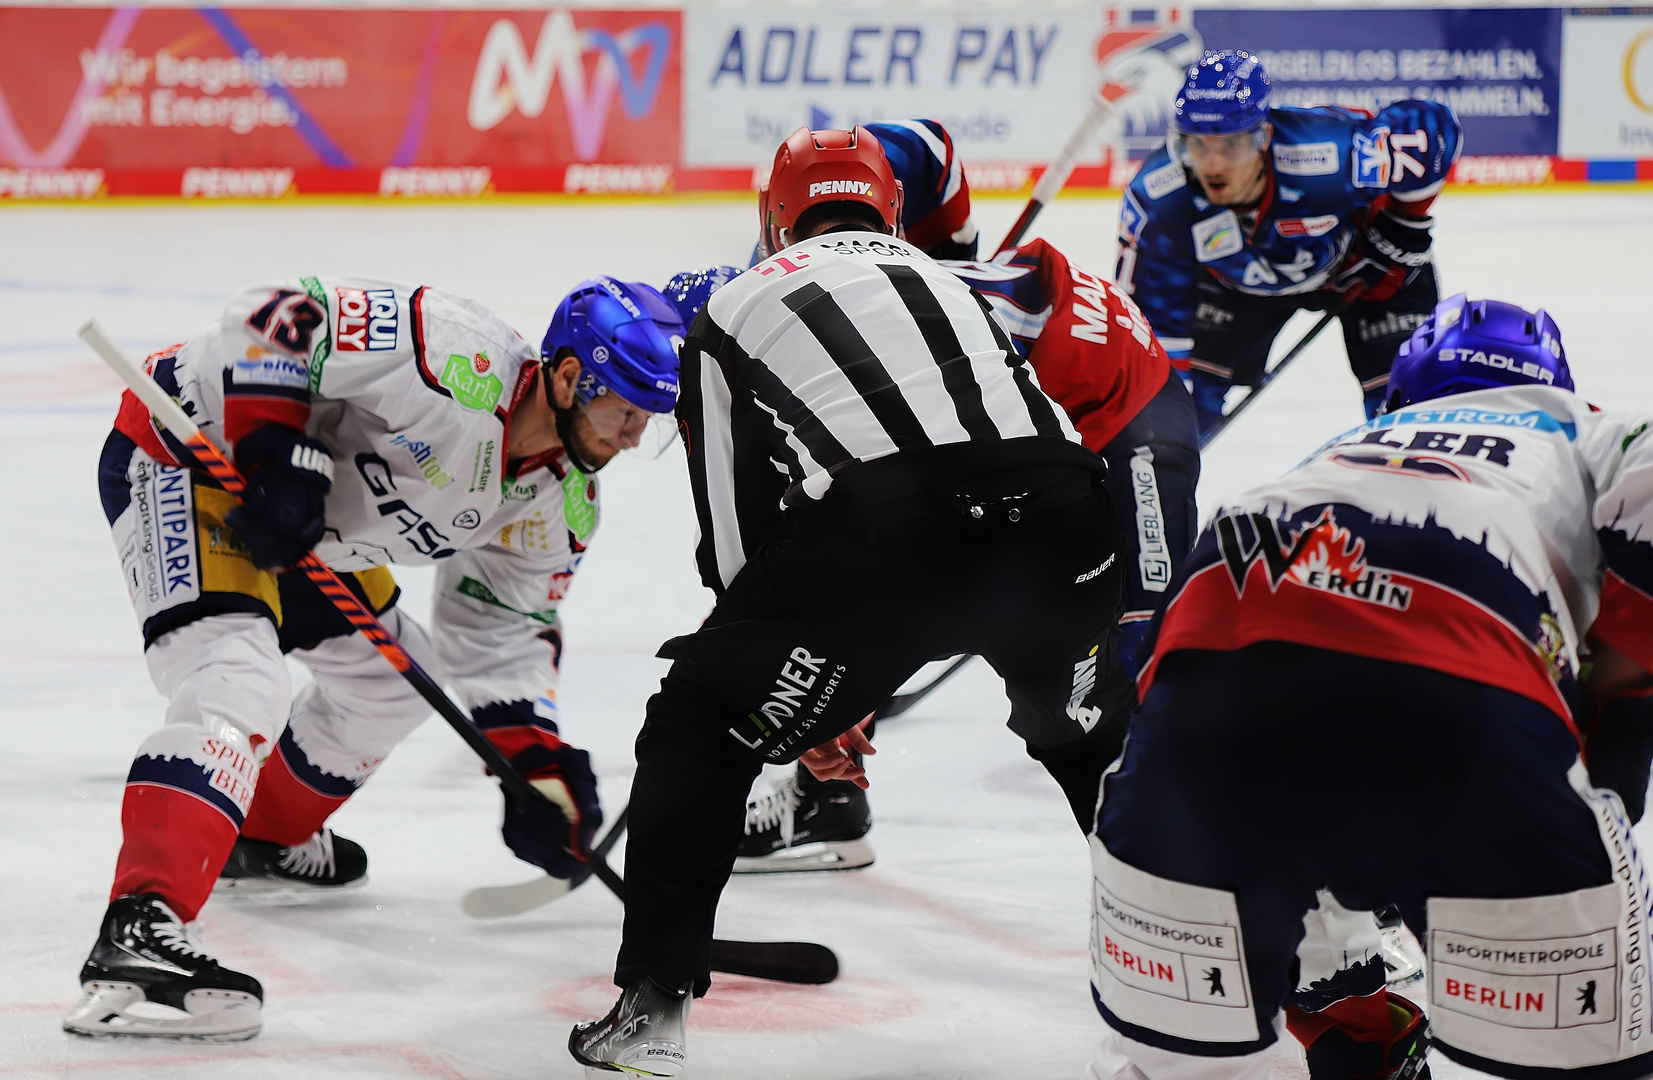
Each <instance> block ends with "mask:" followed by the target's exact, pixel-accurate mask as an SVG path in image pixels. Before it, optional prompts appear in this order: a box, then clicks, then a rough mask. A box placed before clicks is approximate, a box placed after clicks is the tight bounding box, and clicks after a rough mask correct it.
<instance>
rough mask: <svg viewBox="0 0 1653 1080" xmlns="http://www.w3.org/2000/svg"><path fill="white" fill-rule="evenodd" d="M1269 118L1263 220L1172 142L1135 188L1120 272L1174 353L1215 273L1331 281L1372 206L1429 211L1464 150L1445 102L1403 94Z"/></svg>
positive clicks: (1249, 289) (1290, 284) (1315, 285)
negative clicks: (1222, 195)
mask: <svg viewBox="0 0 1653 1080" xmlns="http://www.w3.org/2000/svg"><path fill="white" fill-rule="evenodd" d="M1269 120H1270V122H1271V123H1272V124H1273V125H1274V136H1273V141H1272V143H1271V145H1270V148H1269V157H1268V182H1267V184H1266V186H1265V190H1264V195H1263V199H1262V202H1261V204H1260V205H1259V206H1258V208H1257V210H1256V213H1255V216H1254V217H1253V216H1252V215H1250V214H1247V215H1246V216H1245V217H1242V216H1241V215H1240V214H1239V213H1238V212H1236V210H1235V209H1234V208H1232V207H1226V206H1213V205H1212V204H1211V203H1210V202H1209V201H1207V200H1206V199H1205V198H1204V197H1203V195H1202V194H1201V191H1200V187H1199V184H1198V182H1197V181H1196V180H1195V179H1194V178H1193V177H1192V176H1191V175H1189V174H1188V173H1187V172H1185V171H1184V169H1183V166H1182V163H1181V162H1179V161H1177V160H1175V159H1174V158H1173V157H1172V156H1171V154H1170V152H1169V150H1168V149H1167V148H1166V147H1160V148H1159V149H1158V150H1156V151H1154V152H1153V153H1152V154H1150V155H1149V157H1148V160H1147V161H1145V162H1144V163H1143V165H1142V169H1141V171H1140V172H1138V173H1137V175H1136V178H1135V179H1133V180H1132V181H1131V183H1130V186H1129V187H1127V188H1126V189H1125V197H1124V201H1123V203H1122V204H1121V206H1120V211H1119V241H1120V248H1119V265H1118V267H1117V269H1116V272H1115V274H1114V277H1115V280H1117V281H1119V282H1121V283H1123V284H1124V285H1125V286H1126V289H1127V291H1129V292H1130V293H1131V295H1132V297H1133V298H1134V299H1135V300H1136V303H1137V306H1138V307H1140V308H1141V309H1142V311H1143V313H1144V314H1145V315H1147V316H1148V321H1149V322H1150V323H1152V324H1153V327H1154V332H1155V333H1156V334H1158V335H1159V339H1160V342H1161V343H1162V344H1163V345H1164V346H1165V348H1166V349H1167V351H1169V352H1170V354H1171V355H1172V356H1173V357H1185V356H1187V355H1188V351H1189V349H1190V348H1191V347H1192V344H1193V327H1194V311H1195V309H1196V307H1197V305H1198V300H1197V298H1196V295H1195V293H1196V286H1197V285H1198V283H1199V281H1200V280H1201V278H1202V276H1203V275H1204V274H1206V273H1209V274H1212V275H1214V276H1215V277H1216V278H1217V279H1218V280H1219V281H1221V282H1222V283H1223V284H1224V285H1227V286H1229V287H1231V288H1234V289H1237V290H1239V291H1241V292H1246V293H1252V294H1255V295H1258V296H1284V295H1289V294H1297V293H1307V292H1313V291H1315V290H1317V289H1322V288H1325V287H1326V286H1327V284H1328V283H1329V282H1330V281H1331V280H1332V278H1333V276H1334V275H1335V274H1336V273H1337V271H1338V269H1339V268H1340V267H1341V266H1342V265H1343V263H1344V262H1345V260H1346V259H1348V258H1349V256H1350V253H1351V251H1352V250H1353V248H1354V246H1355V238H1356V236H1357V235H1358V230H1359V229H1360V227H1361V226H1362V224H1363V223H1364V220H1365V216H1366V214H1367V212H1368V209H1369V208H1371V207H1373V206H1381V205H1383V204H1384V202H1388V201H1392V202H1395V203H1400V204H1410V205H1411V206H1412V207H1413V208H1414V211H1415V212H1421V210H1422V208H1423V207H1426V206H1427V205H1428V202H1429V200H1431V199H1433V198H1434V197H1435V195H1436V194H1437V193H1438V192H1439V191H1440V189H1441V186H1442V185H1443V184H1444V183H1445V182H1446V176H1447V173H1448V172H1449V171H1451V168H1452V163H1453V162H1454V161H1456V160H1457V158H1458V152H1459V150H1460V149H1461V148H1462V136H1461V133H1460V131H1459V127H1458V119H1457V117H1455V116H1454V115H1453V114H1452V110H1451V109H1450V108H1449V107H1448V106H1446V105H1442V104H1440V103H1438V102H1434V101H1397V102H1395V103H1394V104H1393V105H1390V106H1389V107H1388V108H1386V109H1384V110H1383V111H1382V112H1380V113H1378V114H1377V116H1375V117H1372V116H1367V115H1365V114H1364V113H1362V112H1359V111H1356V110H1352V109H1344V108H1340V107H1338V106H1333V105H1327V106H1319V107H1315V108H1308V109H1303V108H1290V107H1288V108H1276V109H1270V110H1269Z"/></svg>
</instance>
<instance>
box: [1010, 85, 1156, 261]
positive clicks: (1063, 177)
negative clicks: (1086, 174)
mask: <svg viewBox="0 0 1653 1080" xmlns="http://www.w3.org/2000/svg"><path fill="white" fill-rule="evenodd" d="M1130 91H1131V88H1130V87H1128V86H1122V85H1121V84H1119V83H1112V82H1111V83H1106V84H1104V85H1103V87H1102V89H1100V90H1098V91H1097V92H1096V93H1094V94H1092V95H1091V99H1090V101H1089V102H1088V103H1087V104H1086V106H1085V114H1084V115H1083V116H1081V117H1080V118H1079V125H1078V126H1077V127H1075V128H1074V129H1073V134H1071V135H1069V136H1068V141H1067V142H1066V143H1064V144H1063V145H1062V149H1061V152H1060V153H1058V154H1057V155H1056V157H1055V158H1053V159H1052V160H1051V162H1050V164H1049V165H1047V166H1045V171H1044V175H1042V176H1040V177H1039V182H1038V183H1037V184H1034V185H1033V197H1032V198H1030V199H1028V200H1027V205H1026V206H1024V207H1023V208H1022V213H1021V216H1020V217H1018V218H1017V219H1016V223H1015V224H1014V225H1012V226H1010V231H1009V232H1008V233H1006V234H1005V237H1004V239H1003V240H1002V241H1000V242H999V246H998V250H996V251H994V252H993V254H994V256H998V255H1000V254H1002V253H1003V252H1006V251H1009V250H1010V249H1011V248H1013V247H1015V246H1016V245H1017V244H1019V243H1021V241H1022V237H1023V236H1024V235H1025V234H1026V233H1027V230H1028V228H1029V227H1030V226H1031V225H1032V224H1033V219H1034V218H1036V217H1038V216H1039V211H1041V210H1043V209H1044V208H1045V207H1046V206H1048V205H1050V203H1051V202H1052V201H1053V200H1055V198H1056V195H1057V193H1058V192H1059V191H1061V190H1062V188H1063V187H1064V186H1065V185H1066V184H1067V182H1068V177H1070V176H1072V175H1073V169H1074V166H1076V165H1078V164H1079V158H1080V156H1081V155H1083V154H1084V153H1085V151H1087V150H1089V149H1090V148H1091V147H1092V146H1093V145H1095V143H1096V139H1097V136H1098V135H1099V134H1100V133H1101V131H1102V128H1103V126H1104V125H1105V124H1107V122H1108V121H1109V120H1112V119H1113V118H1114V116H1116V115H1117V112H1116V110H1115V109H1114V106H1113V103H1114V102H1115V101H1118V100H1119V99H1120V98H1122V97H1124V96H1125V95H1126V94H1128V93H1130Z"/></svg>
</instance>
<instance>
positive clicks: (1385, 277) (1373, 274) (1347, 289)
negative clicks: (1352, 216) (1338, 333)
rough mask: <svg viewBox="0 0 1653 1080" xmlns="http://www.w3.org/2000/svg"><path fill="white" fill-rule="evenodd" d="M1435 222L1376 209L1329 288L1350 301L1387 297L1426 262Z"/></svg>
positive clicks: (1384, 298) (1413, 275)
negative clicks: (1348, 260)
mask: <svg viewBox="0 0 1653 1080" xmlns="http://www.w3.org/2000/svg"><path fill="white" fill-rule="evenodd" d="M1434 224H1435V219H1434V218H1427V217H1425V218H1410V217H1401V216H1400V215H1398V214H1395V213H1393V212H1391V211H1389V210H1379V211H1378V212H1377V213H1375V214H1373V215H1372V216H1371V217H1370V218H1369V219H1368V220H1367V222H1366V228H1365V231H1364V232H1363V233H1362V234H1361V236H1360V239H1359V240H1358V241H1356V243H1355V250H1354V254H1353V256H1352V257H1351V261H1350V262H1348V263H1347V264H1345V265H1344V267H1343V270H1342V271H1341V272H1340V273H1339V274H1338V275H1337V279H1336V280H1335V281H1333V282H1332V288H1334V289H1336V290H1337V291H1338V292H1340V293H1342V294H1343V298H1344V299H1345V300H1347V301H1350V302H1353V301H1354V300H1357V299H1358V300H1363V301H1372V300H1388V299H1389V298H1391V297H1392V296H1394V295H1395V294H1396V293H1398V292H1400V290H1401V289H1402V288H1403V287H1405V285H1406V283H1407V282H1409V281H1411V280H1412V279H1413V278H1414V277H1416V276H1417V274H1418V271H1419V270H1421V269H1423V267H1424V265H1425V264H1426V263H1428V262H1429V244H1430V236H1429V230H1430V228H1431V227H1432V226H1433V225H1434Z"/></svg>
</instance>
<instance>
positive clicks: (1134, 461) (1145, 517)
mask: <svg viewBox="0 0 1653 1080" xmlns="http://www.w3.org/2000/svg"><path fill="white" fill-rule="evenodd" d="M1131 494H1132V495H1133V496H1135V502H1136V550H1137V556H1136V563H1137V571H1138V572H1139V573H1140V574H1141V575H1142V588H1143V591H1144V592H1156V593H1158V592H1164V591H1165V587H1166V586H1167V585H1169V584H1170V583H1171V549H1170V548H1169V547H1167V546H1166V543H1165V516H1164V512H1163V511H1162V509H1161V505H1160V501H1159V477H1158V476H1157V475H1156V474H1155V473H1154V452H1153V450H1151V449H1150V448H1148V447H1146V446H1139V447H1137V448H1136V450H1135V451H1134V452H1132V454H1131Z"/></svg>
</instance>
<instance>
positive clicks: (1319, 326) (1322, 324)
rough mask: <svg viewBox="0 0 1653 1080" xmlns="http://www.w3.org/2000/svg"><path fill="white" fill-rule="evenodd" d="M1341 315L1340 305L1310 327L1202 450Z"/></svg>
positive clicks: (1210, 435)
mask: <svg viewBox="0 0 1653 1080" xmlns="http://www.w3.org/2000/svg"><path fill="white" fill-rule="evenodd" d="M1341 314H1343V306H1342V305H1339V306H1337V307H1333V308H1331V309H1330V310H1328V311H1327V312H1326V314H1324V315H1322V316H1320V321H1319V322H1317V323H1315V324H1314V325H1313V326H1311V327H1309V332H1308V333H1306V334H1304V335H1303V339H1302V340H1301V341H1299V342H1298V343H1297V344H1295V345H1293V346H1292V347H1291V351H1290V352H1288V353H1286V355H1284V356H1282V357H1281V358H1280V362H1279V363H1278V364H1275V365H1274V366H1273V367H1272V368H1270V369H1269V370H1268V373H1267V374H1266V375H1264V376H1263V379H1262V381H1261V382H1259V383H1258V384H1257V388H1256V389H1255V390H1253V391H1252V392H1251V393H1249V394H1247V395H1246V396H1245V399H1244V400H1243V401H1241V402H1240V403H1239V404H1238V405H1236V406H1234V408H1232V409H1230V410H1229V411H1228V414H1227V415H1225V416H1224V417H1223V418H1222V420H1221V421H1220V422H1219V423H1218V424H1217V426H1216V427H1214V428H1212V429H1211V430H1210V431H1207V432H1206V433H1205V434H1204V435H1201V436H1200V449H1201V450H1204V449H1205V448H1206V447H1207V446H1210V445H1211V441H1212V440H1213V439H1215V438H1216V437H1217V436H1218V435H1221V434H1222V433H1223V432H1225V431H1227V430H1228V425H1230V424H1232V423H1233V422H1234V420H1235V418H1236V417H1238V416H1239V415H1240V414H1241V413H1243V412H1245V411H1246V409H1247V408H1248V407H1249V406H1250V405H1251V403H1252V402H1253V401H1256V400H1257V398H1258V397H1259V396H1260V395H1261V394H1262V392H1263V391H1264V390H1267V389H1268V384H1269V383H1271V382H1273V381H1274V380H1275V379H1277V378H1279V377H1280V374H1281V373H1282V372H1284V371H1285V370H1286V365H1287V364H1290V363H1291V362H1292V361H1293V360H1295V359H1297V358H1298V357H1299V356H1301V355H1302V354H1303V350H1304V349H1306V348H1308V347H1309V345H1310V344H1312V343H1313V341H1314V339H1315V338H1317V337H1319V336H1320V331H1322V330H1324V329H1326V327H1327V326H1329V325H1331V321H1332V320H1333V319H1335V318H1337V317H1338V316H1339V315H1341Z"/></svg>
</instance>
